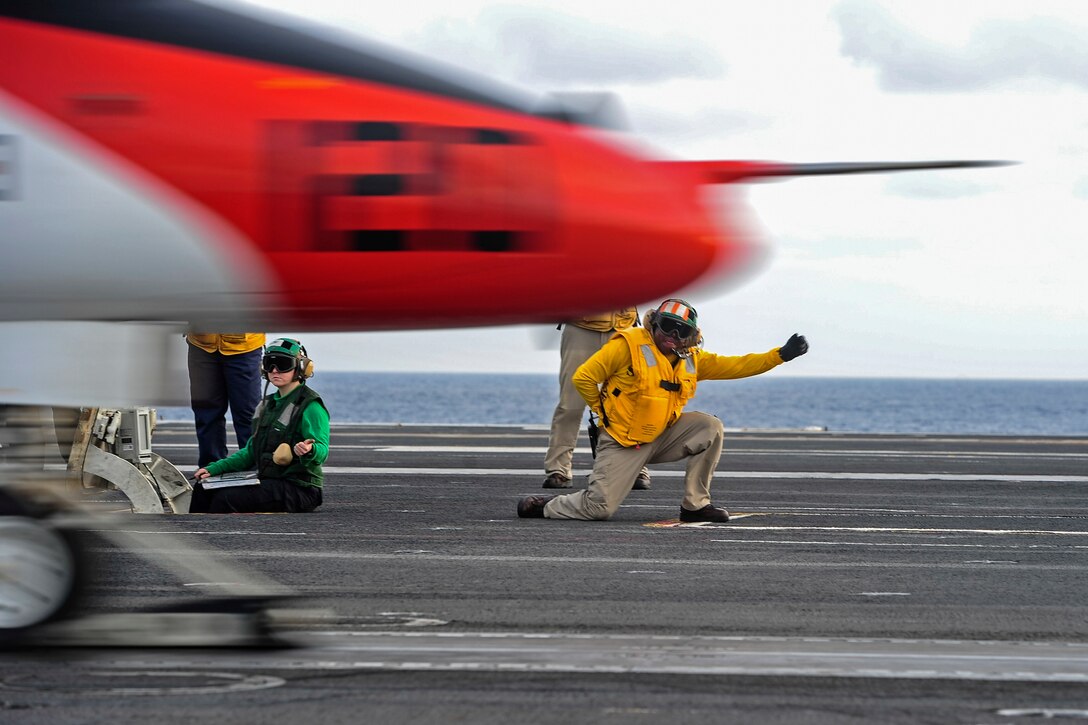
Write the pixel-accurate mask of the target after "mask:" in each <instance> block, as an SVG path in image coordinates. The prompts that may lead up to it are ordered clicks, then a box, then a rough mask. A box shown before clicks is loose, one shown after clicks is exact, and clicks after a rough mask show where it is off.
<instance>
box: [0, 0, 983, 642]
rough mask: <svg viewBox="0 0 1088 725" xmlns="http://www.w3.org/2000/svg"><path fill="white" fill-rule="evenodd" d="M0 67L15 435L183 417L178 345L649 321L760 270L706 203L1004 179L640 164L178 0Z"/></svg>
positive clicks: (745, 239)
mask: <svg viewBox="0 0 1088 725" xmlns="http://www.w3.org/2000/svg"><path fill="white" fill-rule="evenodd" d="M0 48H2V49H3V56H4V62H3V63H0V246H2V251H3V260H4V261H3V263H2V264H0V289H2V293H0V334H2V336H3V337H2V339H3V340H4V343H5V346H6V349H7V350H9V351H11V354H10V355H9V356H8V359H9V361H10V362H9V364H8V365H7V366H6V375H5V380H4V382H3V383H0V405H3V406H5V410H9V411H10V410H13V408H12V407H11V406H39V405H52V406H71V407H78V406H88V405H155V404H164V403H170V402H173V403H177V402H180V401H184V400H186V391H185V387H184V386H185V382H186V377H185V374H184V371H183V370H179V369H178V367H177V366H178V365H179V364H183V363H182V362H181V358H180V357H179V356H176V355H173V354H172V353H171V350H172V345H171V343H173V344H174V345H176V343H177V340H179V339H180V338H179V333H181V332H183V331H184V330H186V329H198V330H203V331H217V330H218V331H231V330H254V329H257V330H260V329H291V330H300V331H305V330H315V331H316V330H321V331H335V330H345V331H347V330H355V331H361V330H398V329H411V328H440V327H467V326H481V325H502V324H515V323H538V322H555V321H558V320H562V319H567V318H570V317H574V316H577V315H580V314H583V313H587V312H593V311H597V310H601V309H612V308H616V307H622V306H627V305H630V304H639V303H644V302H647V301H650V300H656V299H660V298H662V297H665V296H668V295H669V294H671V293H674V292H675V291H677V290H679V289H682V288H685V287H688V286H690V285H691V284H693V283H695V282H698V281H700V280H703V279H706V278H707V277H714V278H719V279H720V278H722V277H729V276H735V275H739V274H742V273H743V271H744V270H745V269H746V268H748V266H749V265H750V263H751V261H752V260H753V257H754V256H755V250H756V248H757V243H756V240H755V239H754V238H753V237H752V235H751V234H750V233H749V232H748V230H747V229H746V228H745V226H744V224H743V223H742V221H741V219H742V218H743V215H742V213H741V211H742V210H740V209H739V208H738V207H737V206H736V205H735V204H733V203H730V204H727V205H726V206H724V207H721V206H719V205H711V204H709V203H707V200H706V196H705V194H704V192H705V190H706V188H707V187H708V186H710V185H729V184H736V183H740V182H747V181H751V180H754V179H761V178H771V177H787V176H798V175H810V174H830V173H855V172H870V171H895V170H908V169H917V168H947V167H953V166H978V165H988V164H992V163H995V162H972V161H947V162H906V163H873V164H864V163H863V164H856V163H855V164H783V163H770V162H758V161H696V162H684V161H666V160H657V159H647V158H644V157H642V156H639V155H637V154H636V153H635V152H633V151H632V150H631V149H630V148H628V147H627V146H626V145H624V144H621V143H619V142H617V141H616V140H615V139H614V138H610V137H609V136H608V135H606V134H602V133H597V132H595V131H596V130H597V129H596V127H597V126H598V125H600V123H601V122H602V121H603V120H604V119H603V118H602V117H601V116H600V115H596V116H595V115H594V114H593V113H592V112H590V113H586V112H583V111H579V110H578V109H577V107H576V104H571V103H568V102H567V101H566V100H564V99H563V98H562V97H558V96H552V97H547V98H543V99H538V98H529V97H527V96H522V95H520V94H518V93H515V92H513V91H506V90H504V89H498V88H497V87H493V86H491V85H490V84H488V83H484V82H480V83H476V82H471V81H467V80H464V79H463V77H462V76H461V75H459V74H457V73H455V72H452V71H448V70H439V69H435V68H432V67H429V66H425V65H421V64H419V63H416V62H414V61H409V60H407V59H405V58H402V57H400V55H399V54H398V53H396V52H394V51H390V50H388V49H383V48H379V47H377V46H372V45H369V44H367V43H365V42H363V41H361V40H358V41H352V43H351V44H345V43H344V42H342V40H338V39H336V38H334V37H333V36H331V35H328V34H325V33H323V32H320V31H318V30H315V29H313V28H310V27H308V26H305V25H303V24H302V23H299V22H294V21H284V20H282V19H277V18H270V17H269V16H267V15H263V14H262V15H254V14H251V13H247V12H243V11H240V10H238V11H236V10H230V9H225V8H223V7H216V6H211V5H207V4H204V3H200V2H192V1H190V0H148V1H146V2H141V1H139V0H133V1H129V2H110V3H87V2H83V1H82V0H69V1H64V0H59V1H57V2H29V1H27V2H22V1H18V0H16V1H14V2H13V1H9V0H2V1H0ZM723 212H724V213H723ZM4 445H6V446H7V448H8V449H9V450H10V448H11V444H10V442H9V443H7V444H4ZM12 506H14V504H12ZM0 513H3V511H0ZM0 625H2V623H0Z"/></svg>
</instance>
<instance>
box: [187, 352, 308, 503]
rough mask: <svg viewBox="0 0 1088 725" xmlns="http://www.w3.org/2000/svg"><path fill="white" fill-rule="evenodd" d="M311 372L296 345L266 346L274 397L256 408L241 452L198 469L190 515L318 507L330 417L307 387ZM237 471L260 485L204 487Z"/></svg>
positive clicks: (264, 368) (265, 365) (264, 365)
mask: <svg viewBox="0 0 1088 725" xmlns="http://www.w3.org/2000/svg"><path fill="white" fill-rule="evenodd" d="M313 370H314V367H313V362H312V361H311V360H310V358H309V357H307V355H306V348H305V347H303V346H302V344H301V343H299V342H298V341H297V340H292V339H289V338H280V339H278V340H273V341H272V342H271V343H270V344H269V345H268V347H267V348H266V349H265V353H264V357H263V358H262V359H261V372H262V375H263V376H264V378H265V380H267V381H268V382H270V383H271V384H272V385H273V386H275V388H276V392H274V393H272V394H271V395H266V396H265V398H264V400H262V401H261V404H260V406H258V408H257V412H256V414H255V416H254V420H255V427H254V430H253V435H252V436H251V437H250V439H249V441H247V442H246V445H245V447H244V448H242V449H240V450H239V451H238V452H236V453H235V454H234V455H232V456H228V457H227V458H224V459H222V460H218V461H215V462H214V463H209V464H208V465H207V466H204V467H201V468H199V469H197V471H196V473H195V474H194V475H193V479H194V480H195V481H196V483H195V485H194V486H193V497H192V502H191V504H190V505H189V511H190V513H210V514H228V513H283V512H287V513H302V512H307V511H313V510H314V509H315V508H317V507H318V506H320V505H321V484H322V479H323V474H322V472H321V464H323V463H324V462H325V459H326V458H328V456H329V412H328V410H327V409H326V408H325V404H324V403H323V402H322V400H321V396H319V395H318V394H317V393H315V392H314V391H313V390H312V389H311V388H310V387H309V386H308V385H306V379H307V378H309V377H310V376H311V375H313ZM236 471H256V473H257V478H258V480H259V482H258V483H256V484H253V483H252V481H250V482H248V485H233V486H224V487H215V488H212V487H209V488H205V487H204V484H203V482H204V481H205V480H206V479H208V478H209V477H210V476H219V475H220V474H224V473H233V472H236ZM209 485H210V484H209Z"/></svg>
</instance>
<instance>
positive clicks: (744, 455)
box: [0, 425, 1088, 723]
mask: <svg viewBox="0 0 1088 725" xmlns="http://www.w3.org/2000/svg"><path fill="white" fill-rule="evenodd" d="M546 443H547V430H546V429H545V428H543V427H538V428H532V427H530V428H526V427H515V426H509V427H506V426H496V427H481V426H466V427H458V426H397V425H334V426H333V429H332V447H331V450H332V452H331V455H330V458H329V461H328V464H327V466H326V469H325V471H326V489H325V503H324V505H323V506H322V507H321V508H320V509H318V511H317V512H316V513H313V514H295V515H236V516H211V515H188V516H180V515H178V516H171V515H162V516H147V515H145V516H136V515H130V516H131V518H130V519H129V520H130V522H131V527H132V530H133V531H139V532H141V534H142V535H143V536H144V538H145V540H146V539H148V538H150V539H151V540H154V537H155V536H157V535H161V536H163V537H164V540H165V537H166V536H167V535H171V536H173V537H182V538H183V539H184V538H186V537H188V538H189V539H190V540H192V541H194V542H195V541H199V542H200V544H201V545H202V546H205V547H208V548H211V549H213V550H215V551H217V552H220V553H221V556H222V557H223V558H225V559H226V560H228V561H230V562H231V563H232V564H233V565H236V566H241V567H244V568H246V569H247V570H251V571H254V572H258V573H260V574H261V575H263V576H264V577H267V578H269V579H272V580H275V581H277V582H279V583H281V584H283V585H285V586H287V587H289V588H290V589H292V590H293V591H295V592H296V593H298V594H300V595H302V596H303V597H304V598H305V602H306V603H307V607H308V608H307V610H306V612H307V616H300V617H299V618H298V620H297V621H295V622H292V620H291V618H290V614H289V613H288V615H287V616H286V618H285V619H284V621H283V623H282V625H281V626H282V627H283V628H284V629H285V630H286V632H285V634H284V638H285V639H287V640H289V641H291V642H294V643H296V644H298V645H300V646H299V647H297V648H293V649H285V650H273V651H261V650H257V651H255V650H228V649H212V648H206V647H198V648H184V649H178V648H174V649H147V648H140V647H126V648H112V649H105V648H96V647H93V646H92V647H83V648H80V649H70V650H69V649H48V650H46V649H43V650H40V651H39V652H36V653H33V654H31V655H27V654H25V653H23V654H15V653H10V652H9V653H4V654H0V672H2V673H3V674H2V676H0V701H3V702H4V706H5V708H6V710H7V712H6V713H5V715H4V717H5V718H7V717H11V718H12V719H11V720H10V722H76V721H95V720H97V719H101V718H104V717H111V718H113V719H115V720H118V719H119V720H131V721H138V720H145V719H151V718H154V719H155V720H158V721H160V722H190V721H192V719H193V718H196V717H200V716H201V715H204V714H210V713H213V712H214V713H215V714H216V718H217V722H271V721H273V720H277V721H278V720H283V719H284V718H292V719H294V718H299V717H307V718H311V719H317V720H319V721H321V722H323V723H324V722H362V721H364V720H366V721H372V722H440V721H455V720H458V719H462V720H464V721H467V722H495V723H499V722H503V723H509V722H515V721H516V722H527V723H528V722H560V721H562V722H564V723H570V722H621V721H622V722H626V723H630V722H660V721H662V720H664V719H666V718H667V719H668V721H679V722H683V721H696V720H698V721H702V722H719V721H727V720H733V721H736V722H776V723H777V722H781V723H789V722H811V723H847V722H920V721H932V722H970V723H979V722H1015V721H1017V718H1020V717H1025V718H1026V717H1029V716H1032V715H1033V716H1036V717H1041V716H1050V717H1055V716H1057V715H1058V714H1064V715H1069V716H1076V715H1077V714H1078V713H1084V716H1085V717H1088V694H1085V693H1088V609H1086V607H1085V603H1084V598H1085V597H1084V595H1085V592H1086V591H1088V566H1086V564H1088V439H1085V438H1050V437H1047V438H1044V437H1024V438H1012V437H973V436H904V435H851V434H839V433H827V432H807V431H762V432H748V431H727V437H726V444H725V452H724V454H723V456H722V459H721V463H720V465H719V467H718V471H719V472H718V474H717V476H716V478H715V484H714V488H713V491H712V493H713V496H714V501H715V503H716V504H718V505H722V506H726V507H727V508H728V509H729V510H730V511H731V512H733V513H734V514H735V519H734V520H733V521H731V522H730V523H729V524H724V525H719V524H680V523H679V522H678V520H677V514H678V507H679V503H680V499H681V495H682V493H681V491H682V468H681V467H680V465H678V464H672V465H667V466H662V467H654V468H652V469H651V474H652V476H653V486H652V488H651V490H648V491H633V492H632V493H631V495H630V496H629V497H628V498H627V500H626V501H625V503H624V505H623V506H622V507H621V508H620V510H619V512H618V513H617V515H616V516H615V517H614V518H613V519H612V520H610V521H604V522H581V521H559V520H542V519H519V518H517V515H516V512H515V507H516V503H517V501H518V499H519V498H520V497H522V496H526V495H536V494H548V493H555V492H553V491H545V490H542V489H541V488H540V484H541V481H542V480H543V473H544V472H543V471H542V470H541V464H542V461H543V458H544V449H545V446H546ZM584 443H585V441H584V439H583V440H582V441H581V444H582V445H584ZM153 446H154V449H155V451H156V452H157V453H159V454H160V455H163V456H165V457H166V458H167V459H169V460H170V461H172V462H173V463H175V464H176V465H178V466H179V467H180V468H181V469H182V470H183V471H186V472H191V471H192V470H193V469H194V468H195V462H196V445H195V438H194V436H193V432H192V428H191V426H185V425H163V426H160V427H159V429H158V430H157V431H156V433H155V437H154V441H153ZM590 464H591V459H590V456H589V452H588V450H584V449H583V448H579V450H578V451H577V453H576V455H575V478H574V485H575V488H579V487H584V485H585V483H586V475H587V474H588V470H589V466H590ZM572 490H574V489H572ZM98 553H99V554H100V555H102V557H103V560H104V561H106V562H107V565H106V566H104V567H103V568H102V569H100V570H99V571H98V572H97V573H96V576H95V581H94V582H93V585H92V588H91V599H90V602H89V606H90V609H91V610H92V611H94V612H99V613H120V612H126V611H137V610H147V609H149V608H152V607H156V606H161V605H163V604H165V603H167V602H173V601H178V600H184V599H186V598H196V597H199V596H200V594H198V591H199V592H207V591H209V590H212V591H214V589H215V587H216V586H217V585H222V586H223V587H224V590H226V589H227V588H229V586H230V582H210V581H203V582H201V581H195V580H193V578H192V577H185V576H183V577H179V576H177V575H176V573H172V572H170V571H169V570H163V569H161V568H158V567H156V566H155V565H153V564H151V563H147V562H145V561H143V560H141V559H140V558H138V557H135V556H133V555H132V554H130V553H121V552H118V551H116V550H114V549H112V548H111V547H109V546H108V545H102V546H101V551H99V552H98ZM5 721H8V720H7V719H5Z"/></svg>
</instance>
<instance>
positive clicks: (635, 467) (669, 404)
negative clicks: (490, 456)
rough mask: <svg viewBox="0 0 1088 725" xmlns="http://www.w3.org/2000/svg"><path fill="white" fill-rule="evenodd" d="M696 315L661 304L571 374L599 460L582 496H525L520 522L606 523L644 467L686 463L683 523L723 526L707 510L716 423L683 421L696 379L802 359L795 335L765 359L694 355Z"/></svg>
mask: <svg viewBox="0 0 1088 725" xmlns="http://www.w3.org/2000/svg"><path fill="white" fill-rule="evenodd" d="M701 341H702V334H701V332H700V330H699V326H698V316H697V315H696V312H695V309H694V308H693V307H692V306H691V305H689V304H688V303H687V302H685V301H684V300H676V299H670V300H665V301H664V302H662V303H661V305H660V306H659V307H658V308H657V309H656V310H652V311H650V312H647V313H646V320H645V326H644V327H641V328H638V327H634V328H630V329H627V330H623V331H621V332H618V333H616V334H615V335H614V336H613V337H612V339H611V340H610V341H609V342H608V343H607V344H606V345H605V346H604V347H602V348H601V349H600V350H599V351H598V352H597V353H596V354H594V355H593V356H592V357H591V358H589V360H587V361H586V362H585V364H583V365H582V366H581V367H579V368H578V370H577V372H575V373H574V378H573V379H574V385H575V387H576V388H577V389H578V392H579V393H581V395H582V398H584V399H585V401H586V403H587V404H588V405H589V406H590V408H591V409H592V410H593V412H594V413H595V414H596V415H597V416H598V417H599V418H600V422H601V428H600V438H599V440H598V442H597V457H596V459H595V461H594V463H593V473H592V474H590V477H589V487H588V488H586V489H585V490H584V491H577V492H575V493H570V494H566V495H563V496H529V497H527V498H523V499H522V500H521V501H519V502H518V516H520V517H522V518H549V519H585V520H592V519H607V518H609V517H610V516H612V514H614V513H615V512H616V510H617V509H618V508H619V507H620V504H621V503H622V502H623V500H624V499H625V498H626V497H627V494H628V493H630V491H631V488H632V485H633V483H634V480H635V476H636V475H637V473H638V471H639V470H640V469H641V468H642V467H643V466H645V465H647V464H650V463H671V462H673V461H680V460H683V459H685V458H686V459H687V469H686V471H685V473H684V498H683V501H682V502H681V504H680V520H681V521H711V522H719V523H720V522H725V521H728V520H729V512H728V511H726V510H725V509H724V508H719V507H716V506H714V505H713V504H712V503H711V502H710V481H711V478H712V477H713V476H714V469H715V468H716V467H717V465H718V459H719V458H720V457H721V454H722V438H723V436H724V428H723V427H722V422H721V421H720V420H718V419H717V418H715V417H714V416H712V415H707V414H706V413H685V412H684V406H685V405H686V404H687V403H688V401H689V400H691V398H692V396H694V395H695V387H696V385H697V384H698V382H699V381H700V380H729V379H733V378H745V377H749V376H751V375H759V374H760V373H765V372H767V371H768V370H770V369H772V368H774V367H777V366H778V365H781V364H782V363H783V362H787V361H789V360H792V359H794V358H795V357H797V356H799V355H804V354H805V353H806V352H808V343H807V342H806V341H805V338H804V337H802V336H801V335H793V336H792V337H791V338H790V339H789V340H788V341H787V342H786V344H785V345H783V346H782V347H778V348H775V349H773V350H771V351H769V352H765V353H753V354H750V355H742V356H736V357H734V356H725V355H715V354H714V353H711V352H706V351H704V350H701V349H699V347H698V346H699V344H700V343H701Z"/></svg>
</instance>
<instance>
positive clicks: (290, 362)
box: [261, 353, 298, 373]
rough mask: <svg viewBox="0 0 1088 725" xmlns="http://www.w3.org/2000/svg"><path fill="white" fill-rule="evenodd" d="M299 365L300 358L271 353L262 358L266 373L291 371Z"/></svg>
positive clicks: (262, 366)
mask: <svg viewBox="0 0 1088 725" xmlns="http://www.w3.org/2000/svg"><path fill="white" fill-rule="evenodd" d="M296 365H298V358H295V357H291V356H290V355H279V354H277V353H270V354H268V355H265V356H264V357H263V358H261V369H262V370H264V371H265V372H266V373H289V372H291V371H292V370H294V369H295V366H296Z"/></svg>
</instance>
